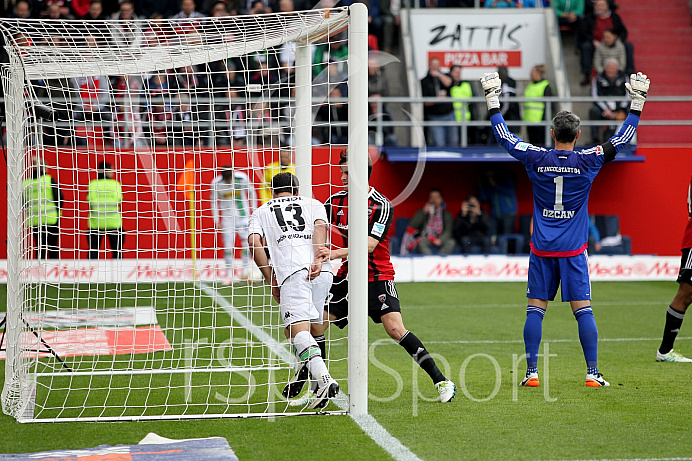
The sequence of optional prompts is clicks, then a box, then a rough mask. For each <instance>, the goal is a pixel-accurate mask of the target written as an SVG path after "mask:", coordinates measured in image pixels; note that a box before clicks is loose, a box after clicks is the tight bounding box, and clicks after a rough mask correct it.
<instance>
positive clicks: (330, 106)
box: [317, 85, 348, 144]
mask: <svg viewBox="0 0 692 461" xmlns="http://www.w3.org/2000/svg"><path fill="white" fill-rule="evenodd" d="M342 97H343V95H342V93H341V86H338V85H337V86H334V87H333V88H332V89H331V90H329V97H328V98H327V100H326V101H325V103H324V104H322V105H321V106H320V108H319V109H318V110H317V121H318V122H328V123H329V126H326V127H324V128H323V130H322V131H323V134H322V142H324V143H330V144H348V125H347V124H348V105H347V104H346V103H345V102H342V101H333V100H334V99H339V98H342Z"/></svg>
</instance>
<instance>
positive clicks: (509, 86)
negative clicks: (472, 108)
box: [497, 66, 521, 121]
mask: <svg viewBox="0 0 692 461" xmlns="http://www.w3.org/2000/svg"><path fill="white" fill-rule="evenodd" d="M497 73H498V75H499V76H500V80H501V81H502V94H501V95H500V99H503V98H505V97H507V98H514V97H516V96H517V82H516V81H515V80H514V79H513V78H512V77H510V76H509V71H508V70H507V68H506V67H504V66H500V67H498V68H497ZM500 113H501V114H502V116H503V117H504V119H505V120H508V121H509V120H521V112H520V110H519V103H518V102H511V101H501V105H500Z"/></svg>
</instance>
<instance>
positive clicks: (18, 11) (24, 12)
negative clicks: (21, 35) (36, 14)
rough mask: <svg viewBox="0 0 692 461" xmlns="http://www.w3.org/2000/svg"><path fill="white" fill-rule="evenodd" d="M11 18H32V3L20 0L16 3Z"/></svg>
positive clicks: (9, 16)
mask: <svg viewBox="0 0 692 461" xmlns="http://www.w3.org/2000/svg"><path fill="white" fill-rule="evenodd" d="M7 17H8V18H10V19H30V18H31V5H30V4H29V2H28V1H26V0H18V1H17V3H15V4H14V8H13V9H12V13H10V14H9V15H8V16H7Z"/></svg>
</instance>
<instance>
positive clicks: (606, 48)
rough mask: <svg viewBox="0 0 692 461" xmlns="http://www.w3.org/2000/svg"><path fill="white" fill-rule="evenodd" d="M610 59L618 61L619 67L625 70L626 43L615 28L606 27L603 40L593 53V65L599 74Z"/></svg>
mask: <svg viewBox="0 0 692 461" xmlns="http://www.w3.org/2000/svg"><path fill="white" fill-rule="evenodd" d="M610 59H615V60H616V61H617V62H618V69H620V70H625V66H626V65H627V51H626V50H625V45H624V44H623V43H622V41H621V40H620V39H619V38H618V36H617V34H616V33H615V31H614V30H613V29H606V30H605V32H603V41H602V42H601V43H599V45H598V46H597V47H596V51H595V53H594V55H593V66H594V69H596V73H597V74H600V73H602V72H603V71H604V70H605V63H606V61H608V60H610Z"/></svg>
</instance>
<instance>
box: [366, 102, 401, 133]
mask: <svg viewBox="0 0 692 461" xmlns="http://www.w3.org/2000/svg"><path fill="white" fill-rule="evenodd" d="M381 97H382V95H381V94H378V93H373V94H371V95H370V99H378V98H381ZM393 120H394V117H392V113H391V112H390V111H389V109H387V106H386V105H385V104H384V103H382V104H381V105H380V108H379V109H378V107H377V101H370V102H369V103H368V121H369V122H375V123H377V122H378V121H382V122H391V121H393ZM380 135H381V136H380ZM368 144H369V145H371V146H396V135H395V134H394V127H392V126H383V127H382V132H381V133H380V132H378V130H377V126H370V125H369V124H368Z"/></svg>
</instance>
